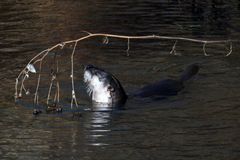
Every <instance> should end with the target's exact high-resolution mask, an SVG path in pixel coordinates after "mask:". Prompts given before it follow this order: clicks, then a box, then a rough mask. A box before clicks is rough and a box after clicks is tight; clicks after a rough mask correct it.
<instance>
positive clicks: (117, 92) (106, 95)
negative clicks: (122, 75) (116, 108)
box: [84, 65, 127, 105]
mask: <svg viewBox="0 0 240 160" xmlns="http://www.w3.org/2000/svg"><path fill="white" fill-rule="evenodd" d="M84 82H85V83H86V84H87V92H88V94H89V96H91V97H92V100H93V101H94V102H97V103H104V104H109V105H120V104H124V103H125V101H126V99H127V96H126V93H125V91H124V89H123V87H122V85H121V84H120V82H119V81H118V79H117V78H116V77H114V76H113V75H112V74H111V73H108V72H106V71H104V70H103V69H101V68H98V67H95V66H93V65H86V66H85V67H84Z"/></svg>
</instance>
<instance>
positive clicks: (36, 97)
mask: <svg viewBox="0 0 240 160" xmlns="http://www.w3.org/2000/svg"><path fill="white" fill-rule="evenodd" d="M41 71H42V61H40V63H39V73H38V81H37V87H36V91H35V96H34V105H36V104H38V89H39V84H40V80H41Z"/></svg>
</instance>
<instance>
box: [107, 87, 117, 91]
mask: <svg viewBox="0 0 240 160" xmlns="http://www.w3.org/2000/svg"><path fill="white" fill-rule="evenodd" d="M107 90H108V91H110V92H114V91H115V90H114V88H113V87H112V86H108V88H107Z"/></svg>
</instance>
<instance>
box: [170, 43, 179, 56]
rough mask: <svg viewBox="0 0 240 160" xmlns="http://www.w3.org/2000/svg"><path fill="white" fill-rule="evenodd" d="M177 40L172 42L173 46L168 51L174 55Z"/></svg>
mask: <svg viewBox="0 0 240 160" xmlns="http://www.w3.org/2000/svg"><path fill="white" fill-rule="evenodd" d="M177 42H178V41H177V40H176V41H175V43H174V45H173V47H172V50H171V51H170V54H174V55H176V45H177Z"/></svg>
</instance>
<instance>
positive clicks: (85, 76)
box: [83, 71, 92, 83]
mask: <svg viewBox="0 0 240 160" xmlns="http://www.w3.org/2000/svg"><path fill="white" fill-rule="evenodd" d="M83 78H84V82H86V83H87V82H89V81H90V80H91V78H92V75H91V73H89V72H88V71H85V72H84V76H83Z"/></svg>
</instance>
